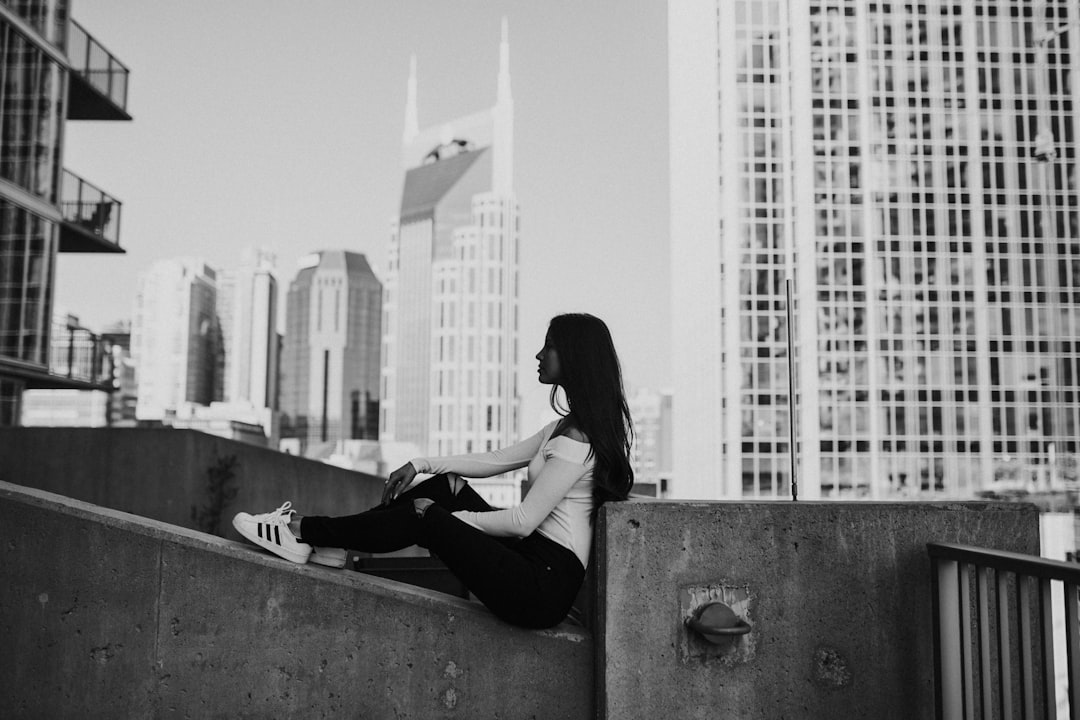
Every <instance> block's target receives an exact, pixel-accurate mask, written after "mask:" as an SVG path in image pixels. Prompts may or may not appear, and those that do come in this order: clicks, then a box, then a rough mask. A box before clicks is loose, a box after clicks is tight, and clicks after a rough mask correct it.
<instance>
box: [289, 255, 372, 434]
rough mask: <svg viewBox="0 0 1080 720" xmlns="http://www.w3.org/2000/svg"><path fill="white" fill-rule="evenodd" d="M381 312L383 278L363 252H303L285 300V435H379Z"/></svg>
mask: <svg viewBox="0 0 1080 720" xmlns="http://www.w3.org/2000/svg"><path fill="white" fill-rule="evenodd" d="M381 315H382V283H380V282H379V279H378V278H377V277H375V274H374V273H373V272H372V270H371V266H370V265H368V262H367V258H365V257H364V256H363V255H361V254H359V253H354V252H347V251H344V250H325V251H322V252H319V253H315V254H313V255H309V256H307V257H305V258H302V259H301V261H300V271H299V272H298V273H297V275H296V278H295V279H294V280H293V281H292V283H291V284H290V285H289V294H288V299H287V301H286V307H285V338H284V346H283V348H282V358H281V411H282V413H283V428H282V437H287V438H300V439H301V440H302V441H303V442H304V443H307V444H310V443H319V442H323V443H336V442H337V441H339V440H375V439H377V437H378V417H379V353H380V345H379V340H380V333H381V329H380V320H381Z"/></svg>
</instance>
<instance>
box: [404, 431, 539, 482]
mask: <svg viewBox="0 0 1080 720" xmlns="http://www.w3.org/2000/svg"><path fill="white" fill-rule="evenodd" d="M546 432H547V427H544V428H543V429H541V430H540V432H538V433H536V434H535V435H533V436H532V437H530V438H527V439H525V440H522V441H521V442H519V443H516V444H514V445H510V446H509V447H505V448H500V449H498V450H492V451H491V452H486V453H473V454H471V455H450V456H448V457H436V458H416V459H415V460H413V461H412V466H413V467H414V468H416V471H417V472H420V473H445V472H452V473H457V474H458V475H464V476H465V477H471V478H486V477H491V476H493V475H498V474H500V473H504V472H507V471H509V470H517V469H518V468H521V467H525V466H526V465H528V464H529V461H530V460H532V459H533V458H534V457H535V456H536V453H538V452H540V445H541V444H542V443H543V442H544V437H545V433H546Z"/></svg>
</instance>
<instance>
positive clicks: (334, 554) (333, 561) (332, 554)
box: [308, 546, 349, 568]
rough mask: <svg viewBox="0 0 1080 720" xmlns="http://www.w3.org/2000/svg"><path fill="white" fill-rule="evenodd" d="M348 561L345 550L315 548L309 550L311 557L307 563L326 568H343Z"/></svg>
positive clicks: (347, 553)
mask: <svg viewBox="0 0 1080 720" xmlns="http://www.w3.org/2000/svg"><path fill="white" fill-rule="evenodd" d="M348 559H349V551H348V550H346V549H345V548H332V547H318V546H315V547H313V548H311V557H309V558H308V562H312V563H315V564H317V565H325V566H326V567H332V568H343V567H345V561H346V560H348Z"/></svg>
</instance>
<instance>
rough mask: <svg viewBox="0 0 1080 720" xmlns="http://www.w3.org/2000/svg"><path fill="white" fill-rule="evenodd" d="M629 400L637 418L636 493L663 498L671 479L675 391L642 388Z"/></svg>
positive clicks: (634, 463)
mask: <svg viewBox="0 0 1080 720" xmlns="http://www.w3.org/2000/svg"><path fill="white" fill-rule="evenodd" d="M626 402H627V405H628V406H629V408H630V417H631V418H632V419H633V421H634V444H633V447H632V448H631V460H632V462H633V467H634V487H635V492H637V493H641V494H644V495H651V496H654V497H661V496H662V495H663V494H664V493H665V492H666V491H667V489H668V482H669V480H670V478H671V393H670V392H657V391H654V390H646V389H641V390H638V391H637V392H636V393H634V394H633V395H631V396H630V397H628V398H627V400H626Z"/></svg>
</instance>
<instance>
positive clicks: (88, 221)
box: [60, 170, 124, 253]
mask: <svg viewBox="0 0 1080 720" xmlns="http://www.w3.org/2000/svg"><path fill="white" fill-rule="evenodd" d="M122 205H123V203H121V202H120V201H119V200H117V199H116V198H114V197H110V196H109V195H108V194H106V193H105V192H104V191H102V190H100V189H98V188H97V187H95V186H93V185H91V184H90V183H88V182H87V181H85V180H83V179H82V178H81V177H79V176H78V175H76V174H75V173H73V172H71V171H70V170H64V177H63V183H62V185H61V189H60V213H61V215H62V216H63V220H62V221H61V223H60V252H107V253H122V252H124V249H123V248H121V247H120V210H121V207H122Z"/></svg>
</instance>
